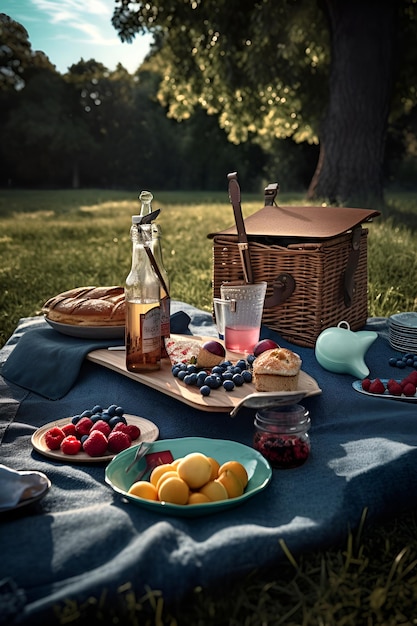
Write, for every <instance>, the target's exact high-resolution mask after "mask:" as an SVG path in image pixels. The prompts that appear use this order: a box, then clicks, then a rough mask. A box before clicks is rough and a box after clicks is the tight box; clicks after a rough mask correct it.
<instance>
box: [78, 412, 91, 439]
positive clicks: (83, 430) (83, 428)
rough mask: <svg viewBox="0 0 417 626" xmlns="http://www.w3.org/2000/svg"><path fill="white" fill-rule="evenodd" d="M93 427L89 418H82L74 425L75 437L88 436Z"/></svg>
mask: <svg viewBox="0 0 417 626" xmlns="http://www.w3.org/2000/svg"><path fill="white" fill-rule="evenodd" d="M93 426H94V422H93V421H92V420H90V418H89V417H82V418H81V419H80V421H79V422H77V424H76V425H75V430H76V431H77V435H78V436H79V437H82V436H83V435H88V434H89V432H90V430H91V429H92V427H93Z"/></svg>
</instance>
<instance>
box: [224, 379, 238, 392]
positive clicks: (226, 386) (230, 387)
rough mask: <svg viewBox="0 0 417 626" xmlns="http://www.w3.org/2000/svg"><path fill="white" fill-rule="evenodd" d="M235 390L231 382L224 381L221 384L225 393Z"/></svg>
mask: <svg viewBox="0 0 417 626" xmlns="http://www.w3.org/2000/svg"><path fill="white" fill-rule="evenodd" d="M234 388H235V383H234V382H233V381H232V380H225V381H224V383H223V389H225V390H226V391H233V389H234Z"/></svg>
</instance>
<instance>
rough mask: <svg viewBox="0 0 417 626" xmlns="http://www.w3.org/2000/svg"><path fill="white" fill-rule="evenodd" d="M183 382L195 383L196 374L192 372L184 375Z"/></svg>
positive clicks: (187, 383)
mask: <svg viewBox="0 0 417 626" xmlns="http://www.w3.org/2000/svg"><path fill="white" fill-rule="evenodd" d="M184 382H185V384H186V385H196V384H197V374H196V373H195V372H193V373H192V374H187V375H186V376H184Z"/></svg>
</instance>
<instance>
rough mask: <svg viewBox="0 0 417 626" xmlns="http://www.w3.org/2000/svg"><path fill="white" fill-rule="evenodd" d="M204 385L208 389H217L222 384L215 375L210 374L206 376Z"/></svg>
mask: <svg viewBox="0 0 417 626" xmlns="http://www.w3.org/2000/svg"><path fill="white" fill-rule="evenodd" d="M204 383H205V385H207V386H208V387H210V389H218V388H219V387H220V385H221V384H222V381H221V378H220V377H219V376H216V374H210V375H209V376H206V379H205V381H204Z"/></svg>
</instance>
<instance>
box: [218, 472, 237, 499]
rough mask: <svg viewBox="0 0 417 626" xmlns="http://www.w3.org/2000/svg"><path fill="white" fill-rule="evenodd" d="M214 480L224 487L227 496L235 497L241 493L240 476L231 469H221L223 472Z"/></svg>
mask: <svg viewBox="0 0 417 626" xmlns="http://www.w3.org/2000/svg"><path fill="white" fill-rule="evenodd" d="M216 480H217V482H219V483H221V484H222V485H223V486H224V487H225V489H226V491H227V495H228V496H229V498H237V497H238V496H241V495H242V493H243V485H242V482H241V480H240V478H239V477H238V476H237V475H236V474H235V473H234V472H232V470H229V469H225V470H223V472H221V474H219V477H218V478H217V479H216Z"/></svg>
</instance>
